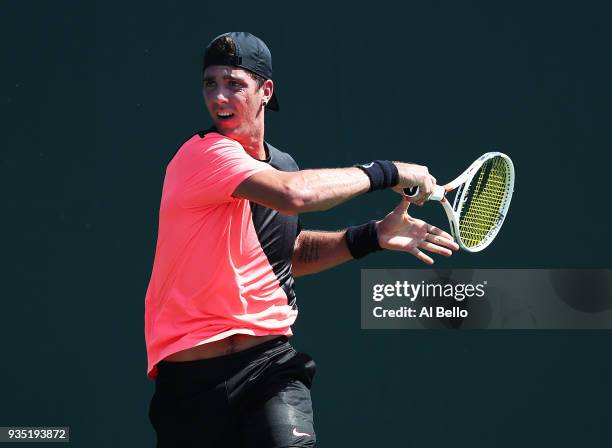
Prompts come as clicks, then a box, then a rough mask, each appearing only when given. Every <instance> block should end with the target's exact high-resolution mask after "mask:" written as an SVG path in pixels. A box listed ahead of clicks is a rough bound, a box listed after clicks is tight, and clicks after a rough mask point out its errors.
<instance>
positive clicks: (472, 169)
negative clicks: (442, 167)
mask: <svg viewBox="0 0 612 448" xmlns="http://www.w3.org/2000/svg"><path fill="white" fill-rule="evenodd" d="M494 157H501V158H503V159H504V160H505V162H506V163H507V164H508V167H509V175H508V177H507V178H506V187H507V192H508V193H507V194H506V196H505V198H504V204H503V208H502V210H501V213H500V218H499V219H498V221H497V223H496V225H495V227H494V228H493V230H492V231H490V232H489V233H488V234H487V237H486V238H485V239H484V240H483V241H482V242H481V243H479V244H477V245H476V246H472V247H468V246H466V245H465V244H464V243H463V241H462V239H461V233H460V231H459V216H460V215H461V210H462V209H463V205H464V204H465V196H466V194H467V191H468V189H467V188H466V186H467V185H470V183H471V182H472V179H473V178H474V176H475V175H476V173H478V170H479V169H480V167H482V165H484V163H485V162H487V161H488V160H490V159H492V158H494ZM443 188H444V194H443V195H441V194H440V191H435V192H434V194H433V195H432V196H431V197H430V198H429V200H437V201H439V202H440V203H441V204H442V207H443V208H444V211H445V212H446V217H447V218H448V222H449V223H450V226H451V232H452V235H453V238H455V240H456V241H457V243H458V244H459V246H460V247H461V248H462V249H463V250H465V251H468V252H480V251H481V250H483V249H485V248H486V247H487V246H488V245H489V244H491V242H492V241H493V240H494V239H495V236H496V235H497V233H498V232H499V229H500V228H501V226H502V224H503V223H504V220H505V219H506V214H507V212H508V208H509V207H510V201H511V199H512V194H513V193H514V164H513V163H512V160H511V159H510V157H508V156H507V155H506V154H504V153H501V152H496V151H493V152H487V153H485V154H483V155H482V156H480V157H479V158H478V159H476V160H475V161H474V163H472V164H471V165H470V166H469V167H468V168H467V169H466V170H465V171H464V172H463V173H461V174H460V175H459V176H458V177H457V178H456V179H455V180H453V181H452V182H449V183H448V184H446V185H444V187H443ZM455 189H458V190H457V192H456V194H455V199H454V200H453V205H452V206H451V204H450V202H449V200H448V199H447V198H446V194H447V193H450V192H451V191H454V190H455ZM440 190H441V189H440ZM440 196H442V197H441V198H439V197H440Z"/></svg>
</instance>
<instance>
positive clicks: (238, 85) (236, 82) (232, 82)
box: [230, 81, 240, 87]
mask: <svg viewBox="0 0 612 448" xmlns="http://www.w3.org/2000/svg"><path fill="white" fill-rule="evenodd" d="M230 86H232V87H240V83H239V82H238V81H230Z"/></svg>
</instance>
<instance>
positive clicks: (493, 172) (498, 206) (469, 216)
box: [459, 157, 509, 247]
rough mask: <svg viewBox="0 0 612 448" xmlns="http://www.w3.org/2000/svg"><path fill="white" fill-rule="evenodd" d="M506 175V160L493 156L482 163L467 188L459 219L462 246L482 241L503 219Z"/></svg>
mask: <svg viewBox="0 0 612 448" xmlns="http://www.w3.org/2000/svg"><path fill="white" fill-rule="evenodd" d="M508 175H509V168H508V166H507V164H506V161H505V160H504V159H502V158H501V157H495V158H493V159H491V160H488V161H487V162H485V164H483V166H482V167H481V168H480V170H479V173H478V174H477V175H476V176H474V178H473V179H472V181H471V182H470V185H468V186H467V191H466V195H465V203H464V204H463V207H462V209H461V214H460V216H459V235H460V238H461V240H462V241H463V243H464V244H465V246H467V247H474V246H477V245H479V244H481V243H482V242H484V241H485V240H486V239H487V236H488V235H489V234H490V233H491V231H492V230H494V229H495V228H496V227H497V226H498V223H499V222H500V220H501V219H502V218H503V217H502V210H503V208H504V203H505V200H506V197H507V193H508Z"/></svg>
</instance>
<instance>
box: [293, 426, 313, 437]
mask: <svg viewBox="0 0 612 448" xmlns="http://www.w3.org/2000/svg"><path fill="white" fill-rule="evenodd" d="M293 435H294V436H296V437H300V436H308V437H310V434H307V433H305V432H298V430H297V428H293Z"/></svg>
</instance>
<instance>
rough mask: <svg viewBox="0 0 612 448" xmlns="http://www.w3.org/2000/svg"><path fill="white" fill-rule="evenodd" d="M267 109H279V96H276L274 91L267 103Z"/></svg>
mask: <svg viewBox="0 0 612 448" xmlns="http://www.w3.org/2000/svg"><path fill="white" fill-rule="evenodd" d="M266 109H270V110H274V111H278V110H279V107H278V98H276V93H272V98H270V101H268V104H266Z"/></svg>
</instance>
